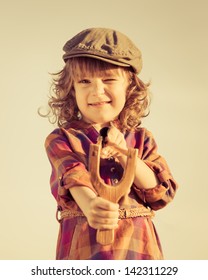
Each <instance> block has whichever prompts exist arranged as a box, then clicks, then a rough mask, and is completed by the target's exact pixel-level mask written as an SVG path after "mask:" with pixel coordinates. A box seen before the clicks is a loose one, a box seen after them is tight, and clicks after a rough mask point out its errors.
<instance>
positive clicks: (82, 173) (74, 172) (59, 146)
mask: <svg viewBox="0 0 208 280" xmlns="http://www.w3.org/2000/svg"><path fill="white" fill-rule="evenodd" d="M72 139H73V137H72ZM72 146H73V148H72ZM45 148H46V153H47V156H48V159H49V161H50V163H51V167H52V172H51V177H50V186H51V192H52V194H53V196H54V197H55V199H56V200H57V202H58V204H59V205H60V204H62V205H63V204H64V205H66V204H67V203H68V202H69V201H71V200H73V198H72V196H71V194H70V192H69V189H70V188H71V187H83V186H84V187H87V188H90V189H91V190H92V191H93V192H95V193H96V191H95V189H94V187H93V185H92V184H91V180H90V173H89V172H88V170H87V166H86V162H87V160H86V154H85V152H84V151H83V152H82V151H79V153H76V152H74V149H75V148H74V143H72V145H71V143H70V142H69V139H68V137H67V136H66V135H65V133H64V131H63V130H61V129H56V130H54V131H53V132H52V133H51V134H50V135H49V136H48V137H47V138H46V141H45ZM79 148H80V147H79Z"/></svg>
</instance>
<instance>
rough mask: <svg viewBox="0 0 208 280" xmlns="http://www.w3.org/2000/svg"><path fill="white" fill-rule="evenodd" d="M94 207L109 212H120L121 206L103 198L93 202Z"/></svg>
mask: <svg viewBox="0 0 208 280" xmlns="http://www.w3.org/2000/svg"><path fill="white" fill-rule="evenodd" d="M93 203H94V207H95V208H97V209H99V208H100V209H103V210H107V211H118V209H119V204H118V203H113V202H111V201H108V200H106V199H104V198H102V197H97V198H96V200H95V199H94V200H93Z"/></svg>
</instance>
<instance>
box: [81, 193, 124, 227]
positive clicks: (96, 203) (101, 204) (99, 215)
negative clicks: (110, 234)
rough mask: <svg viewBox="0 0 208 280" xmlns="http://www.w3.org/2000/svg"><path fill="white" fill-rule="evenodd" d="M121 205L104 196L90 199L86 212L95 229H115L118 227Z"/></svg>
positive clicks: (90, 223)
mask: <svg viewBox="0 0 208 280" xmlns="http://www.w3.org/2000/svg"><path fill="white" fill-rule="evenodd" d="M118 209H119V205H118V204H117V203H113V202H110V201H108V200H106V199H104V198H102V197H99V196H96V197H95V198H93V199H91V200H90V203H89V208H88V211H86V212H85V215H86V217H87V220H88V223H89V225H90V226H91V227H93V228H94V229H115V228H117V227H118V216H119V212H118Z"/></svg>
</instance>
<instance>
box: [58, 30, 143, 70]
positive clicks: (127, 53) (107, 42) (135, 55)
mask: <svg viewBox="0 0 208 280" xmlns="http://www.w3.org/2000/svg"><path fill="white" fill-rule="evenodd" d="M63 50H64V52H65V53H64V55H63V59H64V61H65V62H66V61H67V60H68V59H69V58H72V57H92V58H95V59H100V60H103V61H106V62H109V63H112V64H115V65H119V66H123V67H131V70H133V72H135V73H136V74H138V73H139V72H140V71H141V69H142V55H141V51H140V50H139V49H138V48H137V47H136V46H135V44H134V43H133V42H132V41H131V40H130V39H129V38H128V37H127V36H126V35H124V34H122V33H121V32H119V31H116V30H112V29H108V28H89V29H85V30H83V31H81V32H80V33H78V34H77V35H75V36H74V37H73V38H71V39H70V40H69V41H67V42H66V44H65V45H64V47H63Z"/></svg>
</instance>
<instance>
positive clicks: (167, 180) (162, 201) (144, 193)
mask: <svg viewBox="0 0 208 280" xmlns="http://www.w3.org/2000/svg"><path fill="white" fill-rule="evenodd" d="M141 139H143V140H142V141H140V143H139V147H138V148H139V154H140V157H141V159H142V160H143V161H144V162H145V164H146V165H147V166H148V167H149V168H151V169H152V171H153V172H154V173H155V174H156V176H157V178H158V181H159V184H158V185H157V186H155V187H154V188H150V189H142V188H138V187H137V186H136V185H134V189H135V191H136V193H137V195H138V196H139V198H140V199H142V200H143V201H144V203H146V204H147V205H148V206H149V207H150V208H152V209H153V210H158V209H160V208H163V207H164V206H166V205H167V204H168V203H169V202H170V201H172V199H173V198H174V196H175V193H176V190H177V188H178V184H177V183H176V181H175V180H174V179H173V176H172V174H171V172H170V169H169V167H168V165H167V163H166V161H165V159H164V158H163V157H162V156H161V155H159V154H158V152H157V144H156V142H155V140H154V138H153V136H152V134H151V132H149V131H147V130H146V129H144V130H143V131H142V137H141Z"/></svg>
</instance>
